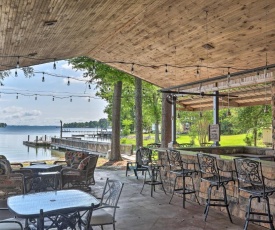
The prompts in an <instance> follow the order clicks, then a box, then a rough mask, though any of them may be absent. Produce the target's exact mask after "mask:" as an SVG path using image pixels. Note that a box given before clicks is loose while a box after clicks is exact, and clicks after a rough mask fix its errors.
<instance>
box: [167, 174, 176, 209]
mask: <svg viewBox="0 0 275 230" xmlns="http://www.w3.org/2000/svg"><path fill="white" fill-rule="evenodd" d="M177 178H178V177H177V176H176V177H175V181H174V187H173V192H172V196H171V198H170V201H169V204H170V203H171V201H172V199H173V196H174V193H175V188H176V183H177Z"/></svg>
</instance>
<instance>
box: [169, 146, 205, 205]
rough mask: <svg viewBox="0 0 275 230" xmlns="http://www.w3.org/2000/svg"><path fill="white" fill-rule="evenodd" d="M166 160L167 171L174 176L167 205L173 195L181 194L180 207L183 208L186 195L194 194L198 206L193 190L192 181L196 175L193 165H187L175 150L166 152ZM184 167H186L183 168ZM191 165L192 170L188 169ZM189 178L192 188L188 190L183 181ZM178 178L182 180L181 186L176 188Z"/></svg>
mask: <svg viewBox="0 0 275 230" xmlns="http://www.w3.org/2000/svg"><path fill="white" fill-rule="evenodd" d="M167 159H168V163H169V169H170V173H172V174H175V180H174V186H173V192H172V196H171V199H170V201H169V204H170V203H171V201H172V199H173V196H174V194H175V193H178V194H182V198H183V199H182V206H183V208H185V201H186V197H185V195H186V194H192V193H194V194H195V198H196V200H197V202H198V203H199V204H200V202H199V200H198V197H197V194H196V190H195V185H194V180H193V177H192V176H193V175H194V174H198V171H196V169H195V163H188V162H185V161H183V160H182V158H181V155H180V152H179V151H177V150H168V151H167ZM184 165H186V167H185V168H184ZM189 165H193V169H189V168H188V166H189ZM187 177H189V178H190V179H191V182H192V188H191V189H190V188H188V187H187V186H186V181H185V179H186V178H187ZM178 178H181V179H182V186H177V182H178Z"/></svg>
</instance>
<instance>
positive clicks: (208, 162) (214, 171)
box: [197, 153, 220, 177]
mask: <svg viewBox="0 0 275 230" xmlns="http://www.w3.org/2000/svg"><path fill="white" fill-rule="evenodd" d="M197 157H198V162H199V168H200V172H201V175H203V174H211V175H214V176H218V177H219V176H220V175H219V169H218V165H217V159H216V157H214V156H210V155H208V154H204V153H198V154H197Z"/></svg>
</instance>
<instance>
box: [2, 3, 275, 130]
mask: <svg viewBox="0 0 275 230" xmlns="http://www.w3.org/2000/svg"><path fill="white" fill-rule="evenodd" d="M0 6H1V8H0V12H1V19H0V21H1V33H0V41H1V43H0V50H1V55H0V60H1V62H0V69H1V70H7V69H14V68H16V66H17V64H19V66H20V67H24V66H32V65H37V64H40V63H46V62H51V61H58V60H63V59H68V58H72V57H76V56H89V57H91V58H93V59H96V60H98V61H100V62H103V63H106V64H109V65H111V66H113V67H115V68H118V69H120V70H122V71H124V72H127V73H130V74H132V75H134V76H136V77H139V78H141V79H143V80H145V81H148V82H151V83H153V84H155V85H157V86H160V87H161V88H164V89H165V90H166V91H175V92H177V93H179V92H193V93H198V94H199V95H189V94H187V95H186V94H184V95H182V97H180V98H178V103H179V104H180V105H181V107H180V108H181V109H183V110H189V111H198V110H201V109H209V108H211V107H212V104H213V102H212V100H213V99H212V98H210V97H202V95H201V94H202V93H215V92H218V91H219V92H220V93H221V94H227V95H228V94H229V97H221V98H220V99H219V100H218V101H219V102H218V103H219V104H220V106H236V107H239V106H249V105H262V104H270V103H271V104H272V106H273V105H274V100H273V98H274V92H275V84H274V73H273V70H274V67H275V42H274V40H275V39H274V38H275V1H272V0H265V1H257V0H239V1H232V0H225V1H218V0H207V1H201V0H200V1H181V0H176V1H166V0H139V1H136V0H135V1H133V0H127V1H126V0H116V1H115V0H107V1H100V0H72V1H58V0H43V1H41V0H27V1H19V0H14V1H3V2H2V3H1V4H0ZM230 95H231V96H230ZM232 95H234V96H237V97H232ZM273 110H275V109H274V107H273ZM274 116H275V113H274V112H273V120H274ZM273 132H274V130H273Z"/></svg>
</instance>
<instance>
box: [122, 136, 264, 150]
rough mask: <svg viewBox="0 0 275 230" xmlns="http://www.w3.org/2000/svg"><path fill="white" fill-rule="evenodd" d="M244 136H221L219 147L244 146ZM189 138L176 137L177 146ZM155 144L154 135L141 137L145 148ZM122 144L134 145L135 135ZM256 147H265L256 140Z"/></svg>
mask: <svg viewBox="0 0 275 230" xmlns="http://www.w3.org/2000/svg"><path fill="white" fill-rule="evenodd" d="M245 136H246V134H238V135H222V136H221V140H220V145H221V146H246V143H245V142H244V139H245ZM190 141H191V138H190V137H189V136H188V134H180V135H177V142H178V143H179V144H181V143H190ZM154 142H155V136H154V134H152V133H151V134H144V135H143V145H144V146H146V145H147V144H150V143H154ZM121 143H122V144H131V145H135V144H136V140H135V135H134V134H132V135H128V136H127V137H124V138H121ZM195 146H199V141H198V138H196V139H195ZM257 146H258V147H265V145H264V144H263V143H262V139H260V140H258V142H257Z"/></svg>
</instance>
